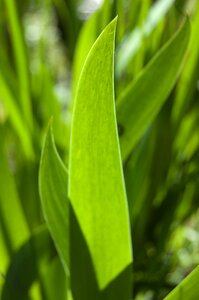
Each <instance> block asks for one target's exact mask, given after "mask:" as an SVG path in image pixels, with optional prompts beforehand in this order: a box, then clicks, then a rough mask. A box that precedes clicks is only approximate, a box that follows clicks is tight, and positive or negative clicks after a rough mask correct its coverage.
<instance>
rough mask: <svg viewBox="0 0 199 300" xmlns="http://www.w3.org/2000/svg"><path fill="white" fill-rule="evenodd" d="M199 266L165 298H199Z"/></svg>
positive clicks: (167, 299) (179, 299) (192, 299)
mask: <svg viewBox="0 0 199 300" xmlns="http://www.w3.org/2000/svg"><path fill="white" fill-rule="evenodd" d="M198 281H199V266H198V267H197V268H195V269H194V270H193V271H192V272H191V273H190V274H189V275H188V276H187V277H186V278H185V279H184V280H183V281H182V282H181V283H180V284H179V285H178V286H177V287H176V288H175V289H174V290H173V291H171V293H170V294H169V295H168V296H167V297H166V298H164V299H165V300H196V299H198V298H199V285H198Z"/></svg>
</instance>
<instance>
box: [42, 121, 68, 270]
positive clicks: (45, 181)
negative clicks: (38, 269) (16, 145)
mask: <svg viewBox="0 0 199 300" xmlns="http://www.w3.org/2000/svg"><path fill="white" fill-rule="evenodd" d="M67 182H68V175H67V171H66V168H65V166H64V165H63V163H62V161H61V159H60V158H59V155H58V153H57V150H56V148H55V144H54V140H53V134H52V128H51V125H49V128H48V131H47V135H46V139H45V143H44V147H43V151H42V157H41V164H40V171H39V187H40V197H41V203H42V208H43V213H44V217H45V219H46V223H47V226H48V228H49V230H50V232H51V234H52V237H53V240H54V242H55V245H56V248H57V251H58V252H59V254H60V258H61V260H62V263H63V266H64V269H65V271H66V274H67V275H69V206H68V198H67Z"/></svg>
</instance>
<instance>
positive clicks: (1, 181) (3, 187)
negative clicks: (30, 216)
mask: <svg viewBox="0 0 199 300" xmlns="http://www.w3.org/2000/svg"><path fill="white" fill-rule="evenodd" d="M4 143H5V141H4V132H3V131H2V128H0V145H1V147H0V157H1V159H0V227H1V231H2V233H3V237H2V238H3V239H4V240H5V243H6V247H7V248H8V250H9V252H10V254H13V253H14V252H15V251H16V250H17V249H18V248H19V247H20V246H21V244H22V243H24V241H25V240H26V239H27V238H28V237H29V234H30V232H29V227H28V223H27V220H26V217H25V214H24V211H23V207H22V203H21V201H20V198H19V195H18V191H17V187H16V183H15V180H14V176H13V175H12V174H11V172H10V169H9V166H8V161H7V157H6V155H5V153H4V151H3V150H4ZM13 229H14V230H13Z"/></svg>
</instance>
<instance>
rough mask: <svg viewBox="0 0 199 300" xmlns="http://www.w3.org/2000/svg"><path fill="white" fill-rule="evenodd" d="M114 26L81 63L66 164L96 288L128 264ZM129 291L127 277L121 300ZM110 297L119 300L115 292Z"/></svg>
mask: <svg viewBox="0 0 199 300" xmlns="http://www.w3.org/2000/svg"><path fill="white" fill-rule="evenodd" d="M115 26H116V19H115V20H114V21H112V22H111V23H110V24H109V25H108V26H107V27H106V29H105V30H104V31H103V33H102V34H101V35H100V37H99V38H98V39H97V41H96V42H95V44H94V45H93V47H92V49H91V51H90V52H89V55H88V57H87V60H86V62H85V65H84V68H83V71H82V74H81V77H80V81H79V86H78V89H77V94H76V99H75V106H74V114H73V123H72V136H71V148H70V162H69V168H70V169H69V197H70V200H71V204H72V209H73V210H74V214H75V217H76V219H77V222H78V223H79V226H80V230H81V232H82V235H83V238H84V239H85V244H86V245H87V246H88V251H89V255H90V257H91V262H92V264H93V269H94V273H95V276H96V280H97V286H98V288H99V289H100V290H102V289H104V288H105V287H106V286H107V285H108V284H109V283H110V282H111V281H113V280H115V279H116V277H118V275H119V274H120V273H121V272H123V271H124V270H125V269H126V268H127V267H128V266H129V265H130V264H131V262H132V253H131V240H130V230H129V216H128V210H127V201H126V194H125V188H124V181H123V174H122V164H121V158H120V151H119V142H118V135H117V126H116V118H115V107H114V86H113V74H114V70H113V59H114V39H115ZM71 226H72V225H71ZM76 242H77V241H76ZM79 251H82V250H79ZM72 254H73V253H72ZM82 263H83V264H84V261H82ZM79 268H84V272H85V275H84V276H85V277H87V273H86V272H87V269H86V266H84V265H80V266H79ZM77 272H78V270H77ZM80 284H81V283H80ZM87 284H88V286H89V283H87ZM129 290H130V279H129V276H128V277H127V278H126V281H125V282H124V285H123V286H122V291H123V297H122V299H128V298H129V297H130V296H129V294H128V295H126V294H127V293H128V292H129ZM125 293H126V294H125ZM95 297H97V296H95ZM112 297H113V299H119V298H118V297H119V296H118V294H117V293H116V292H115V293H114V292H113V294H112ZM82 299H84V298H82ZM87 299H91V298H87ZM95 299H97V298H95ZM111 299H112V298H111Z"/></svg>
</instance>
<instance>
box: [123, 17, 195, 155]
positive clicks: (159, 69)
mask: <svg viewBox="0 0 199 300" xmlns="http://www.w3.org/2000/svg"><path fill="white" fill-rule="evenodd" d="M189 36H190V23H189V20H186V21H185V22H184V24H183V25H182V27H181V28H180V29H179V30H178V32H177V33H176V34H175V35H174V36H173V37H172V38H171V39H170V40H169V42H168V43H167V44H165V45H164V46H163V48H162V49H161V50H160V51H159V52H158V53H157V55H156V56H155V57H154V58H153V59H152V60H151V62H150V63H149V64H148V65H147V66H146V68H145V69H144V70H143V71H142V72H141V74H140V75H139V76H138V77H137V79H135V81H133V82H132V83H131V84H130V85H129V86H128V87H127V89H126V90H125V91H124V92H123V93H122V95H121V96H120V98H119V99H118V102H117V120H118V123H119V126H120V127H121V129H122V134H121V136H120V146H121V152H122V158H123V160H125V159H126V158H127V157H128V155H129V154H130V153H131V151H132V150H133V148H134V146H135V145H136V143H137V142H138V140H139V139H140V138H141V136H142V134H143V133H144V131H145V130H146V128H147V127H148V126H149V125H150V123H151V122H152V121H153V120H154V118H155V116H156V115H157V114H158V112H159V110H160V109H161V107H162V105H163V104H164V102H165V100H166V99H167V97H168V95H169V93H170V92H171V90H172V88H173V86H174V84H175V82H176V79H177V76H178V74H179V71H180V68H181V65H182V61H183V58H184V55H185V53H186V49H187V46H188V42H189Z"/></svg>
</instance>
